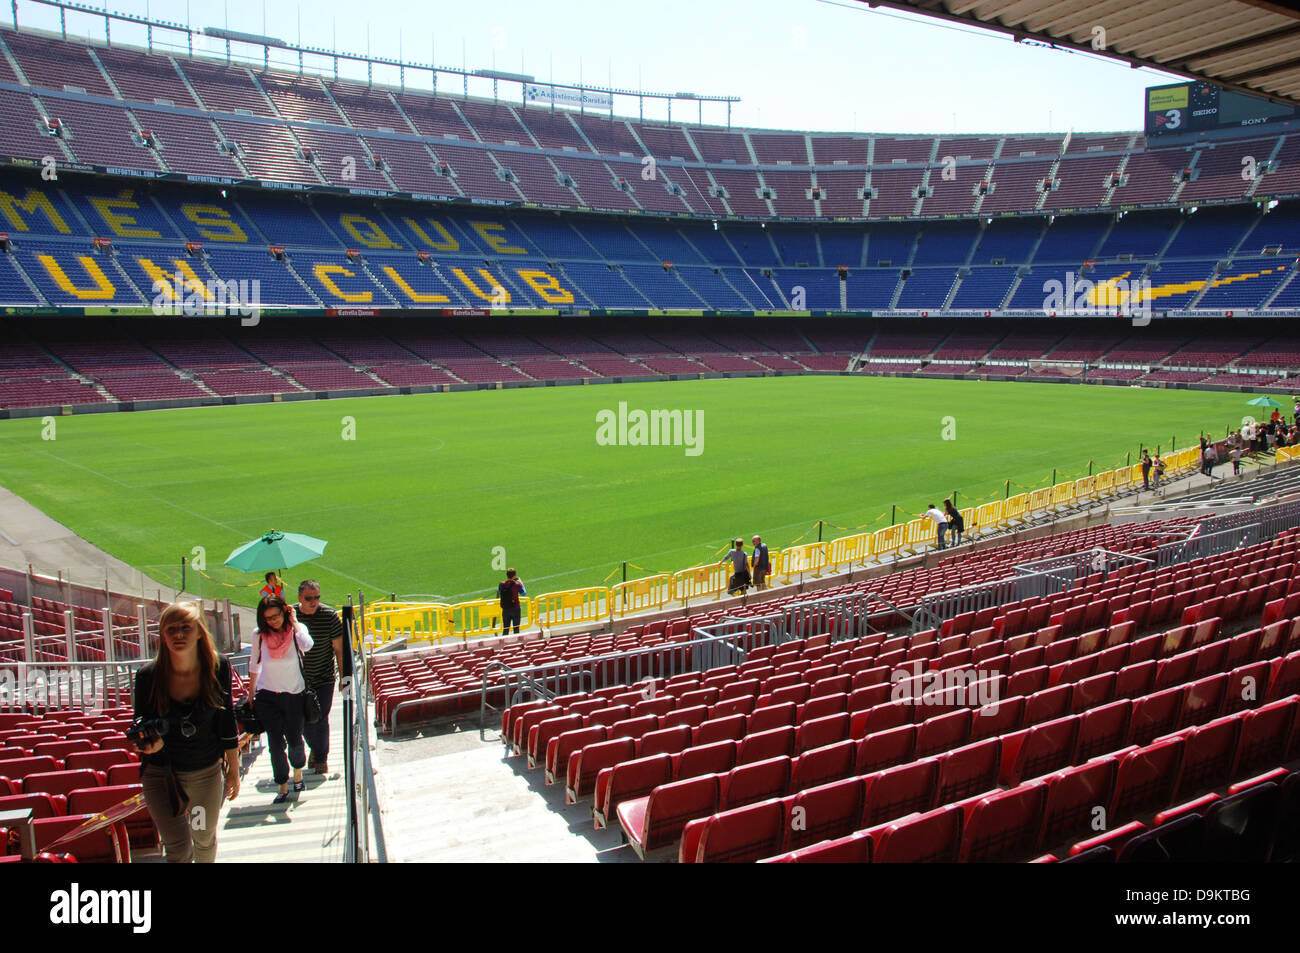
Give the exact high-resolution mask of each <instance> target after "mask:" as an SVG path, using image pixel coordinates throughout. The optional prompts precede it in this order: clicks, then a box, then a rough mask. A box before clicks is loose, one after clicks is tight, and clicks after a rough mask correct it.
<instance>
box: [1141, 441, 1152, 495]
mask: <svg viewBox="0 0 1300 953" xmlns="http://www.w3.org/2000/svg"><path fill="white" fill-rule="evenodd" d="M1142 489H1144V490H1149V489H1151V452H1150V451H1149V450H1143V451H1142Z"/></svg>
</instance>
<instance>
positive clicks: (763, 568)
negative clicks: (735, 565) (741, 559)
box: [750, 536, 772, 591]
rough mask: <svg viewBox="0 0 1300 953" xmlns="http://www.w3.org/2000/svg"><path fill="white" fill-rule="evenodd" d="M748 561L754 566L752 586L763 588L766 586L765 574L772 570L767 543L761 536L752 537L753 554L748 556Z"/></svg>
mask: <svg viewBox="0 0 1300 953" xmlns="http://www.w3.org/2000/svg"><path fill="white" fill-rule="evenodd" d="M750 562H751V564H752V565H753V567H754V588H755V589H758V590H760V591H761V590H763V589H766V588H767V574H768V573H769V572H771V571H772V557H771V556H770V555H768V552H767V543H765V542H763V538H762V537H761V536H755V537H754V555H753V556H751V557H750Z"/></svg>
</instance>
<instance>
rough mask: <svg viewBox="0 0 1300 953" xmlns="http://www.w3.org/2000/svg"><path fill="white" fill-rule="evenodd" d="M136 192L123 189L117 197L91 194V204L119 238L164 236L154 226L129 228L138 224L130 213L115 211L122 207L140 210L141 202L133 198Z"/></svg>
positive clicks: (127, 209) (125, 209)
mask: <svg viewBox="0 0 1300 953" xmlns="http://www.w3.org/2000/svg"><path fill="white" fill-rule="evenodd" d="M133 194H134V193H133V192H132V191H131V190H130V189H123V190H122V191H121V192H118V193H117V198H109V197H108V196H93V195H92V196H91V197H90V204H91V205H93V206H95V211H96V212H98V213H99V217H100V218H102V219H103V220H104V223H105V224H106V225H107V226H108V227H109V228H111V229H112V230H113V234H114V235H116V236H117V237H118V238H162V235H161V234H159V233H158V231H157V229H153V228H129V227H128V226H130V225H138V224H139V223H138V222H136V220H135V219H134V218H132V217H131V216H130V215H120V214H118V213H117V212H115V211H113V210H114V209H122V210H123V211H130V210H132V209H134V210H135V211H139V210H140V203H139V202H137V201H136V200H135V199H133V198H131V196H132V195H133Z"/></svg>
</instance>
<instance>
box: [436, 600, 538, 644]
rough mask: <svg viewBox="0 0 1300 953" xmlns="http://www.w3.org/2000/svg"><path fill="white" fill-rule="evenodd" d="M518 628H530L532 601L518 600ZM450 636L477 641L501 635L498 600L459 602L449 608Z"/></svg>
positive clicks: (532, 623)
mask: <svg viewBox="0 0 1300 953" xmlns="http://www.w3.org/2000/svg"><path fill="white" fill-rule="evenodd" d="M519 616H520V619H519V628H520V630H521V631H522V630H523V629H526V628H530V627H531V626H533V625H534V624H535V622H534V619H533V600H532V599H528V598H523V599H520V600H519ZM451 627H452V631H451V634H452V635H454V636H456V637H457V638H459V639H479V638H483V637H484V636H489V635H500V634H502V633H501V601H500V600H499V599H475V600H473V601H471V602H459V603H457V604H456V605H454V606H452V607H451Z"/></svg>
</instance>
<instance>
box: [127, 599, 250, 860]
mask: <svg viewBox="0 0 1300 953" xmlns="http://www.w3.org/2000/svg"><path fill="white" fill-rule="evenodd" d="M158 633H159V637H158V652H157V654H156V655H154V658H153V661H152V662H149V663H147V664H145V665H144V666H142V667H141V669H140V671H139V672H137V673H136V678H135V724H134V725H133V726H132V728H131V730H130V732H128V737H130V738H131V740H132V741H134V742H135V745H136V749H137V750H138V751H139V752H140V754H141V759H140V760H141V769H140V782H141V785H142V787H143V788H144V799H145V804H146V806H147V807H148V808H149V815H150V816H151V817H152V818H153V822H154V825H155V826H156V827H157V828H158V834H159V836H160V837H161V838H162V842H163V848H164V851H165V853H166V857H167V860H168V862H170V863H189V862H190V861H192V860H193V861H197V862H199V863H212V861H213V860H214V859H215V858H216V854H217V819H218V816H219V814H220V811H221V802H222V799H223V797H224V798H230V799H231V800H233V799H234V798H235V797H236V796H237V795H238V794H239V738H238V735H237V732H236V728H235V715H234V703H233V701H232V700H231V697H230V679H231V676H230V662H229V661H228V660H227V659H226V658H225V657H223V656H221V655H219V654H218V653H217V649H216V646H215V645H214V644H213V641H212V634H211V633H210V632H209V631H208V629H207V626H206V625H204V623H203V613H202V611H201V610H200V609H199V607H198V606H197V605H195V604H194V603H192V602H178V603H174V604H172V605H169V606H168V607H167V608H166V609H164V610H163V611H162V615H161V616H160V617H159V619H158Z"/></svg>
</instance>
